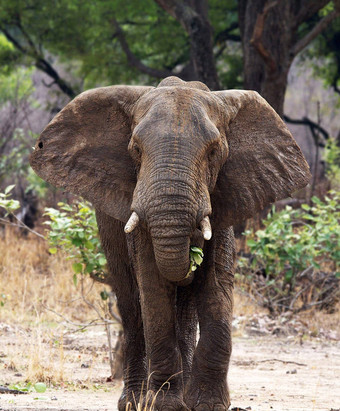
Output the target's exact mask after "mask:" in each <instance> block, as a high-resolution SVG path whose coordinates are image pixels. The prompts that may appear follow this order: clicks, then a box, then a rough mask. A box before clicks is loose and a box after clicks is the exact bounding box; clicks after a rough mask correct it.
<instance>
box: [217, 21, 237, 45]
mask: <svg viewBox="0 0 340 411" xmlns="http://www.w3.org/2000/svg"><path fill="white" fill-rule="evenodd" d="M237 28H238V23H237V22H235V23H232V24H231V25H230V26H229V27H227V28H226V29H224V30H223V31H221V32H220V33H218V34H217V35H216V36H215V44H218V43H221V42H223V41H227V40H231V41H241V36H239V35H237V34H230V33H231V32H232V31H233V30H235V29H237Z"/></svg>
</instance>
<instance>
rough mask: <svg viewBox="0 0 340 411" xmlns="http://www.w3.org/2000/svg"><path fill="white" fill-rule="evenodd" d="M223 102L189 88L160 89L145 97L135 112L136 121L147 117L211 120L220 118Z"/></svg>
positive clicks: (202, 91) (203, 92)
mask: <svg viewBox="0 0 340 411" xmlns="http://www.w3.org/2000/svg"><path fill="white" fill-rule="evenodd" d="M220 112H221V101H220V100H219V99H218V98H216V96H215V95H213V94H212V93H211V92H210V91H205V90H199V89H193V88H189V87H174V86H171V87H160V88H156V89H153V90H151V91H150V92H149V93H146V94H145V95H143V96H142V97H141V98H140V99H139V101H138V103H137V105H136V107H135V110H134V120H135V122H136V123H139V122H140V121H141V120H142V119H143V118H145V117H147V116H148V117H150V116H151V117H154V118H160V119H163V118H164V119H171V118H173V119H178V118H181V117H185V116H187V117H188V120H189V118H190V117H198V118H202V119H204V117H207V119H211V120H212V121H213V122H214V123H215V122H216V120H217V119H218V117H219V116H220Z"/></svg>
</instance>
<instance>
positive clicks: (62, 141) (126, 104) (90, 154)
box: [30, 86, 153, 221]
mask: <svg viewBox="0 0 340 411" xmlns="http://www.w3.org/2000/svg"><path fill="white" fill-rule="evenodd" d="M152 88H153V87H137V86H136V87H134V86H111V87H102V88H97V89H93V90H89V91H86V92H84V93H82V94H80V95H79V96H78V97H76V98H75V99H74V100H73V101H71V102H70V103H69V104H68V105H67V106H66V107H65V108H64V109H63V110H62V111H61V112H60V113H59V114H58V115H57V116H56V117H55V118H54V119H53V120H52V121H51V122H50V124H49V125H48V126H47V127H46V128H45V130H44V131H43V132H42V134H41V136H40V138H39V139H38V141H37V143H36V146H35V149H34V152H33V153H32V155H31V158H30V163H31V166H32V168H33V169H34V171H35V172H36V173H37V174H38V175H39V176H40V177H41V178H43V179H44V180H46V181H48V182H49V183H51V184H53V185H54V186H56V187H63V188H64V189H65V190H67V191H69V192H71V193H74V194H80V195H81V196H83V197H84V198H85V199H87V200H89V201H91V202H92V203H93V204H94V205H95V206H96V207H98V208H99V209H101V210H102V211H104V212H105V213H107V214H109V215H111V216H112V217H114V218H117V219H119V220H122V221H127V220H128V218H129V215H130V205H131V201H132V193H133V191H134V187H135V184H136V175H135V170H134V165H133V162H132V159H131V158H130V156H129V154H128V151H127V147H128V144H129V139H130V136H131V118H132V116H131V111H132V109H133V107H134V104H135V103H136V101H137V100H138V99H139V98H140V97H141V96H142V95H143V94H145V93H147V92H148V91H149V90H151V89H152Z"/></svg>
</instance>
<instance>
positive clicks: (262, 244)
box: [240, 191, 340, 311]
mask: <svg viewBox="0 0 340 411" xmlns="http://www.w3.org/2000/svg"><path fill="white" fill-rule="evenodd" d="M339 197H340V193H337V192H335V191H331V192H330V193H329V196H326V197H325V200H324V201H321V200H320V199H319V198H317V197H313V198H312V205H311V206H309V205H307V204H303V205H302V208H301V209H299V210H293V209H292V208H291V207H289V206H287V207H286V208H285V209H284V210H282V211H279V212H277V211H276V210H275V207H273V209H272V212H271V213H270V214H269V215H268V217H267V219H266V220H264V221H263V225H264V227H263V229H261V230H257V231H256V232H254V231H252V230H249V231H247V232H246V233H245V235H247V236H248V240H247V245H248V247H249V250H250V256H248V259H247V258H244V257H243V258H241V260H240V269H241V271H242V272H243V273H244V272H248V276H247V279H248V282H249V284H250V283H251V282H252V281H253V280H254V279H255V283H256V282H257V283H259V284H257V285H258V286H260V289H259V287H257V292H259V293H260V294H261V293H262V297H263V298H264V305H266V306H267V307H268V308H270V309H271V310H272V311H284V310H286V309H296V306H297V305H298V303H297V300H298V299H297V298H295V297H296V295H297V294H298V293H300V294H299V296H301V297H303V296H302V294H303V293H302V292H301V290H302V289H303V287H305V288H306V284H303V283H305V280H306V276H307V274H308V275H309V274H311V273H313V275H312V277H311V278H310V281H311V282H312V283H314V288H315V290H314V291H315V292H314V297H313V298H314V299H315V298H317V294H318V293H319V294H320V295H323V294H324V290H322V289H316V288H317V287H320V286H321V283H320V281H319V280H320V278H322V281H323V282H324V283H325V284H326V283H329V278H330V277H332V278H334V281H336V282H338V281H337V279H339V277H340V267H339V262H340V230H339V221H340V202H339V199H340V198H339ZM249 270H250V272H251V275H250V276H249ZM317 273H319V274H318V275H317ZM325 273H329V275H326V276H325ZM254 274H256V275H255V277H254ZM259 278H260V279H261V281H258V280H259ZM318 278H319V279H318ZM326 278H327V279H328V280H327V281H326ZM301 287H302V288H301ZM307 288H308V290H309V291H311V290H310V287H307ZM306 291H307V290H306ZM334 291H335V293H336V294H338V290H336V289H335V290H334ZM292 302H293V304H292ZM305 303H306V302H305V301H304V302H303V303H302V306H301V303H300V306H299V307H298V309H301V308H302V307H303V306H305V307H304V308H307V306H310V304H312V303H313V304H314V303H316V304H315V305H317V304H320V305H322V301H321V300H318V301H309V302H308V304H307V303H306V304H305Z"/></svg>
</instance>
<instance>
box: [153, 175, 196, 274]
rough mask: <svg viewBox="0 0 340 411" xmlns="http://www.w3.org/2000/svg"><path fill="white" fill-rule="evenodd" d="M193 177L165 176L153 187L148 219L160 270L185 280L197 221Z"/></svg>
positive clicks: (161, 272) (162, 272)
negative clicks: (190, 178)
mask: <svg viewBox="0 0 340 411" xmlns="http://www.w3.org/2000/svg"><path fill="white" fill-rule="evenodd" d="M190 182H191V181H190V180H189V179H187V180H184V179H182V180H180V179H176V180H174V179H169V178H168V179H166V180H165V179H163V181H161V182H159V181H158V182H156V183H155V184H154V185H153V186H152V187H150V192H151V195H150V196H149V197H148V199H149V202H148V207H147V212H146V215H147V221H148V226H149V230H150V234H151V238H152V243H153V248H154V254H155V259H156V263H157V266H158V268H159V270H160V274H161V275H162V276H163V277H165V278H166V279H167V280H169V281H181V280H183V279H184V278H185V277H186V276H187V274H188V271H189V268H190V257H189V252H190V237H191V236H192V234H193V232H194V230H195V228H196V225H197V221H196V220H197V212H198V208H199V204H198V201H197V196H199V193H197V189H196V187H193V184H190Z"/></svg>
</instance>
